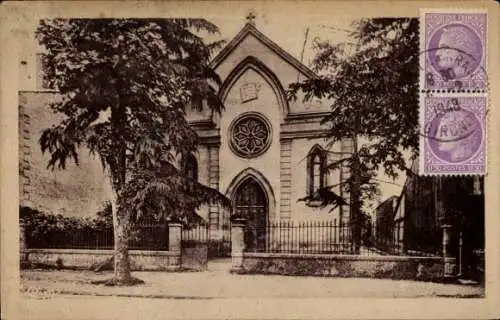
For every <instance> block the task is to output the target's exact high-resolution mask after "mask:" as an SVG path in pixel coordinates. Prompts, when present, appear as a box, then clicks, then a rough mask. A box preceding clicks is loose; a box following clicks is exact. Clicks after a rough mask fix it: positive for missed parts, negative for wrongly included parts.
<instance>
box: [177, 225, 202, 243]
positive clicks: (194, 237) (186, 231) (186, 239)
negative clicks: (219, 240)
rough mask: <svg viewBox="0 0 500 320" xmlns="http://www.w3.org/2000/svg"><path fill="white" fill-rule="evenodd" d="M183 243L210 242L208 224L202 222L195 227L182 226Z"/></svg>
mask: <svg viewBox="0 0 500 320" xmlns="http://www.w3.org/2000/svg"><path fill="white" fill-rule="evenodd" d="M181 235H182V243H183V244H186V243H195V242H196V243H206V242H208V226H207V225H204V224H201V225H197V226H194V227H185V228H182V232H181Z"/></svg>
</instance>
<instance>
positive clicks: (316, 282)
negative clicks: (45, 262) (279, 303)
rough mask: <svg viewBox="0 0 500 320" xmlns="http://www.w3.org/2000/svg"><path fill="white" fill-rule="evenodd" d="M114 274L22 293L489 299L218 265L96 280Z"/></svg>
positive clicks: (28, 275)
mask: <svg viewBox="0 0 500 320" xmlns="http://www.w3.org/2000/svg"><path fill="white" fill-rule="evenodd" d="M111 275H112V273H111V272H100V273H96V272H92V271H68V270H65V271H42V270H23V271H22V272H21V290H22V292H23V293H24V295H25V296H26V295H27V296H33V297H35V298H40V297H42V298H43V296H50V295H53V294H58V293H59V294H77V295H94V296H125V297H148V298H170V299H221V298H222V299H224V298H340V297H345V298H354V297H364V298H375V297H377V298H415V297H472V298H478V297H482V296H483V295H484V288H482V287H480V286H471V285H459V284H443V283H430V282H418V281H406V280H388V279H370V278H329V277H290V276H278V275H236V274H230V273H229V272H228V271H227V270H225V267H224V264H223V263H222V264H215V265H213V266H211V268H209V271H204V272H169V273H167V272H134V273H133V275H134V276H135V277H137V278H140V279H142V280H144V281H145V282H146V283H145V284H143V285H138V286H133V287H106V286H104V285H94V284H91V283H90V282H91V281H94V280H104V279H109V278H110V277H111Z"/></svg>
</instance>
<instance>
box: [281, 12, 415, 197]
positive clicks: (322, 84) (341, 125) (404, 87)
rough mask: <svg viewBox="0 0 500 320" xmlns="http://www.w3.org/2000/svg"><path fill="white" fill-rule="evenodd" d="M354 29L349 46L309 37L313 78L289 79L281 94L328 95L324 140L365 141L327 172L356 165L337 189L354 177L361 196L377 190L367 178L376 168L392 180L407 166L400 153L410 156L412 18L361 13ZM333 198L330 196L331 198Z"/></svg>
mask: <svg viewBox="0 0 500 320" xmlns="http://www.w3.org/2000/svg"><path fill="white" fill-rule="evenodd" d="M354 28H355V31H353V32H352V34H351V35H350V36H351V37H352V38H353V39H354V40H355V41H356V42H357V43H358V44H357V45H356V47H355V48H354V50H352V49H353V48H351V47H350V46H349V45H348V44H347V43H340V44H335V45H334V44H330V43H329V42H326V41H325V42H319V43H317V45H316V49H317V51H318V53H317V55H316V57H315V59H314V60H313V65H314V70H315V71H316V72H317V73H318V74H319V76H318V77H316V78H313V79H309V80H305V81H304V82H301V83H294V84H292V85H291V86H290V88H289V90H288V97H289V99H291V100H295V99H297V97H298V93H299V92H303V94H304V100H308V99H311V98H313V97H317V98H326V99H329V100H330V101H332V105H331V110H332V111H331V112H330V113H329V114H328V115H327V116H326V117H325V118H324V119H323V121H322V122H323V123H324V124H328V125H329V126H330V131H329V135H328V138H329V146H332V145H333V144H334V143H336V142H339V141H341V140H343V139H359V138H362V139H365V140H367V142H366V143H364V144H362V145H361V146H360V147H359V148H358V150H356V152H355V153H351V154H345V153H342V154H341V155H340V156H341V157H342V158H341V159H340V160H339V161H335V162H333V163H330V164H329V165H328V166H327V170H336V169H339V168H341V167H342V166H347V167H349V168H351V171H353V170H352V169H353V165H355V164H356V163H357V165H358V166H359V167H358V168H357V170H356V171H357V172H358V173H357V175H356V176H357V177H355V176H351V177H350V178H349V179H347V181H345V183H344V188H346V189H347V190H349V188H351V187H352V185H353V181H351V180H352V179H359V181H358V183H359V185H360V188H361V197H367V199H369V198H371V197H374V196H376V195H377V193H378V192H379V191H378V187H377V183H376V182H375V180H374V178H375V176H376V172H378V170H379V169H383V170H384V172H385V173H386V174H387V175H389V176H391V177H393V178H396V177H397V176H398V171H399V170H403V171H404V172H410V171H409V168H408V166H407V163H406V160H405V154H404V152H405V151H409V152H411V153H412V154H413V156H414V157H415V156H416V155H417V154H418V20H417V19H413V18H398V19H393V18H375V19H363V20H360V21H357V22H355V23H354ZM356 161H357V162H356ZM349 191H350V190H349ZM336 196H337V195H334V197H331V199H332V200H333V201H334V203H336V204H337V203H338V202H335V199H334V198H335V197H336Z"/></svg>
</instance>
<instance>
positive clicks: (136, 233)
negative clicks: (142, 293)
mask: <svg viewBox="0 0 500 320" xmlns="http://www.w3.org/2000/svg"><path fill="white" fill-rule="evenodd" d="M25 238H26V245H27V247H28V248H29V249H88V250H109V249H113V248H114V233H113V228H112V227H107V228H102V229H92V228H81V229H76V228H75V229H69V230H52V231H50V230H49V231H46V232H44V233H39V234H37V233H29V232H27V233H26V235H25ZM129 249H130V250H160V251H162V250H164V251H166V250H168V225H167V224H141V225H138V226H136V227H135V228H134V229H133V231H132V233H131V237H130V240H129Z"/></svg>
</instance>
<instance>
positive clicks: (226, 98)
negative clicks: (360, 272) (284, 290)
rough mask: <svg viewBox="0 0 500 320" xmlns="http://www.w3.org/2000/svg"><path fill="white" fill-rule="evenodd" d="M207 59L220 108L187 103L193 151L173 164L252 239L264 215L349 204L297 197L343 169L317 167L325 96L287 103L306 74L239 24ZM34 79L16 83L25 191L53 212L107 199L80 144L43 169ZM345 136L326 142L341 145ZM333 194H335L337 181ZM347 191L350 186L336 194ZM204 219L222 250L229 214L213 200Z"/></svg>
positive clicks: (334, 215) (82, 210) (343, 215)
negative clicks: (74, 158) (65, 162)
mask: <svg viewBox="0 0 500 320" xmlns="http://www.w3.org/2000/svg"><path fill="white" fill-rule="evenodd" d="M212 67H213V68H214V69H215V71H216V72H217V73H218V74H219V76H220V77H221V79H222V81H223V84H222V86H221V88H220V96H221V98H222V99H223V102H224V105H225V110H224V111H223V112H222V114H221V115H218V114H213V113H211V112H209V111H207V110H205V111H202V112H197V111H194V110H192V111H190V113H189V114H188V120H189V121H190V123H191V125H192V126H193V127H194V128H195V129H196V131H197V132H198V134H199V137H200V144H199V148H198V150H197V152H195V153H193V154H192V155H190V156H189V157H187V158H185V159H182V160H181V163H180V164H179V166H180V168H182V169H183V170H185V171H186V173H187V174H189V175H190V176H191V177H193V178H197V179H198V180H199V181H200V182H201V183H203V184H205V185H207V186H210V187H212V188H216V189H218V190H220V191H221V192H222V193H224V194H225V195H227V196H228V197H229V198H230V199H232V201H233V203H234V212H235V213H236V214H243V215H246V216H249V217H250V219H249V222H248V223H249V226H250V228H253V230H255V235H256V237H255V239H256V240H255V241H256V243H254V245H258V241H259V240H258V239H259V238H260V236H259V234H258V233H259V232H261V231H259V230H265V227H266V225H267V224H268V223H269V221H271V220H294V221H297V220H300V221H303V220H333V219H336V220H337V221H340V220H343V221H345V222H346V221H347V219H348V218H349V212H348V208H346V207H342V208H337V209H336V210H335V211H333V212H330V211H329V210H330V208H319V207H317V206H315V204H314V203H306V202H302V201H297V200H298V199H300V198H303V197H304V196H305V195H308V194H311V193H314V192H315V191H316V190H317V189H318V188H320V187H322V186H326V185H335V184H338V183H339V182H340V181H341V180H342V179H344V177H345V176H346V175H347V174H348V172H347V171H346V170H342V171H341V172H330V173H328V174H325V173H324V171H323V170H322V169H323V167H324V166H325V164H326V163H327V162H328V161H334V160H335V158H334V157H333V156H332V155H331V154H330V153H326V152H325V150H324V144H325V141H324V137H325V135H326V133H327V130H328V127H326V126H323V125H321V124H320V120H321V119H322V117H323V116H324V115H325V113H326V112H328V111H329V106H330V104H329V103H327V102H326V101H316V102H313V103H303V102H302V99H300V97H299V99H298V100H297V101H296V102H290V101H287V99H286V94H285V90H286V88H288V86H289V84H291V83H293V82H296V81H298V80H302V79H306V78H310V77H313V76H314V73H313V72H312V71H311V70H310V69H308V68H307V67H306V66H304V65H303V64H302V63H301V62H300V61H298V60H297V59H295V58H294V57H292V56H291V55H290V54H288V53H287V52H285V51H284V50H283V49H281V48H280V47H279V46H278V45H276V44H275V43H274V42H273V41H272V40H271V39H269V38H267V37H266V36H265V35H264V34H262V33H261V32H260V31H259V30H258V29H257V28H256V27H255V26H254V25H253V24H252V23H247V24H246V25H245V26H244V27H243V29H242V30H241V31H240V32H239V33H238V34H237V35H236V36H235V37H234V39H232V40H231V41H230V42H229V43H228V45H227V46H226V47H225V48H224V49H223V50H222V51H221V52H220V53H219V54H218V55H217V56H216V57H215V58H214V59H213V62H212ZM40 86H41V87H40V88H37V89H36V90H31V91H23V92H20V106H21V108H20V112H21V115H22V116H25V117H27V118H31V122H30V123H29V124H24V125H23V127H22V128H21V130H22V132H25V131H26V132H28V135H29V137H28V138H26V139H25V142H24V143H25V144H26V145H28V146H29V148H31V149H30V150H31V153H30V157H29V159H30V163H29V167H30V168H29V170H27V171H26V172H28V171H29V176H30V177H29V179H30V180H29V181H30V182H31V185H30V186H29V191H28V192H25V191H23V195H26V194H29V197H30V199H31V203H32V204H33V205H34V206H35V207H36V206H39V207H40V206H41V207H45V208H48V209H50V210H52V211H63V210H66V213H69V214H78V215H88V214H93V213H94V212H96V211H97V208H98V207H99V206H100V205H101V204H102V203H103V202H104V201H105V200H106V199H107V198H106V190H107V186H106V185H105V176H104V173H103V171H102V168H101V167H100V163H99V161H98V159H93V158H92V157H90V156H87V155H86V153H85V152H82V159H81V165H80V168H76V167H75V166H74V165H69V166H68V168H67V170H66V171H57V173H52V172H50V171H48V170H46V169H45V166H46V163H47V160H48V156H42V155H41V152H40V148H39V146H38V139H39V135H40V132H41V129H43V128H45V127H47V126H48V125H50V124H52V123H54V122H55V121H56V120H57V119H55V117H54V115H53V114H52V113H51V112H50V111H49V110H48V109H47V108H46V105H47V103H48V102H49V101H50V100H51V99H55V98H56V93H55V92H52V91H50V90H43V84H42V83H40ZM351 148H352V144H350V143H349V142H348V141H346V142H343V143H339V144H338V145H336V146H334V149H335V151H343V152H347V151H349V150H351ZM336 192H337V193H340V194H341V193H342V191H341V190H339V188H337V190H336ZM344 196H345V198H348V195H344ZM199 214H200V215H201V216H203V217H204V218H205V219H206V220H207V221H208V222H209V225H210V238H211V240H212V241H213V242H216V243H218V244H219V245H221V251H222V253H226V254H227V253H229V250H230V228H229V224H230V222H229V213H228V212H226V211H225V210H222V209H221V208H219V207H218V206H210V207H208V206H207V207H203V208H201V209H200V210H199Z"/></svg>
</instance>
